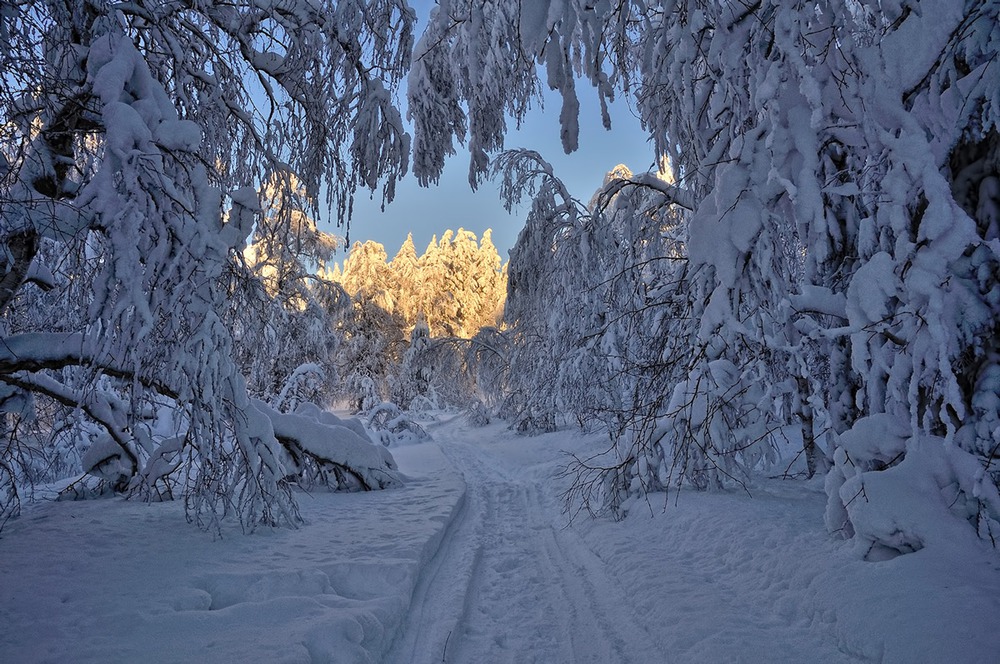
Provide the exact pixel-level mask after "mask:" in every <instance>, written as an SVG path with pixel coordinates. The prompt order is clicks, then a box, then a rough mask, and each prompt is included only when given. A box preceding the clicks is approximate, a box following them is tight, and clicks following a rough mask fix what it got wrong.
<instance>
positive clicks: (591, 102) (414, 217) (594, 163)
mask: <svg viewBox="0 0 1000 664" xmlns="http://www.w3.org/2000/svg"><path fill="white" fill-rule="evenodd" d="M412 4H413V5H414V6H415V7H416V8H417V12H418V14H419V15H420V18H421V19H423V17H424V16H426V12H427V8H428V6H429V4H430V3H428V2H425V1H420V0H418V1H417V2H414V3H412ZM421 22H422V21H421ZM421 30H422V26H420V27H418V29H417V34H418V35H419V33H420V31H421ZM577 93H578V94H579V96H580V149H579V150H577V151H576V152H574V153H573V154H572V155H566V154H565V153H564V152H563V149H562V143H561V142H560V138H559V110H560V100H559V98H558V96H557V95H556V94H555V93H550V94H548V95H546V99H545V107H544V109H541V108H535V109H534V111H533V112H532V113H531V114H530V115H529V116H528V118H527V119H526V120H525V122H524V124H523V125H522V127H521V129H520V130H512V131H510V132H509V133H508V135H507V139H506V148H508V149H510V148H521V147H524V148H531V149H533V150H537V151H538V152H539V153H541V155H542V157H543V158H544V159H546V160H547V161H549V163H551V164H552V166H553V168H554V169H555V173H556V175H557V176H558V177H560V178H562V180H563V181H564V182H565V183H566V186H567V187H568V188H569V190H570V192H571V193H572V194H573V195H574V196H576V197H577V198H579V199H581V200H583V201H587V200H589V199H590V197H591V195H592V194H593V193H594V190H596V189H597V187H598V186H600V184H601V183H602V181H603V180H604V174H605V173H606V172H607V171H609V170H611V169H612V168H613V167H614V166H615V165H617V164H622V163H623V164H626V165H627V166H628V167H629V168H631V169H632V170H633V171H639V170H646V169H647V168H650V167H651V166H653V162H654V158H653V151H652V148H651V146H650V145H649V143H647V141H646V136H645V134H644V133H643V132H642V130H641V129H640V128H639V121H638V120H637V119H636V117H635V113H634V111H633V110H632V109H631V108H630V107H629V102H630V101H631V100H629V99H626V98H619V99H618V100H617V101H615V103H614V104H612V105H611V117H612V131H610V132H608V131H605V130H604V127H603V126H602V125H601V117H600V108H599V106H598V102H597V95H596V94H595V93H594V92H593V90H592V89H591V88H590V87H589V85H587V84H586V83H585V82H583V81H581V82H580V84H579V85H578V86H577ZM404 113H405V111H404ZM510 126H512V127H513V123H512V122H511V123H510ZM468 163H469V156H468V153H467V152H464V151H462V149H461V148H459V152H458V153H457V154H456V155H454V156H453V157H452V158H451V159H450V160H449V161H448V162H447V163H446V165H445V169H444V174H443V175H442V176H441V182H440V184H439V185H438V186H432V187H429V188H422V187H420V186H418V185H417V183H416V180H415V179H414V178H413V177H411V176H407V177H406V178H405V179H404V180H403V181H402V182H400V183H399V185H398V187H397V190H396V199H395V200H394V201H393V202H392V203H391V204H390V205H388V206H386V209H385V212H382V211H381V209H380V204H381V196H376V198H375V200H371V199H370V198H369V195H368V192H359V193H358V197H357V200H356V202H355V210H354V218H353V220H352V222H351V242H352V243H353V242H357V241H361V242H363V241H365V240H375V241H376V242H381V243H382V244H383V245H385V248H386V252H387V253H388V254H389V258H392V256H394V255H395V253H396V251H397V250H398V249H399V246H400V245H401V244H402V243H403V241H404V240H405V239H406V234H407V233H408V232H412V233H413V241H414V244H415V245H416V248H417V252H418V253H422V252H423V250H424V249H425V248H426V246H427V243H428V242H429V241H430V240H431V237H432V236H433V235H437V236H438V237H440V236H441V234H442V233H443V232H444V231H445V230H446V229H449V228H451V229H457V228H459V227H462V228H465V229H466V230H470V231H472V232H474V233H475V234H476V235H477V236H479V237H481V236H482V233H483V231H484V230H485V229H487V228H492V229H493V242H494V244H496V246H497V249H498V250H499V252H500V255H501V257H503V258H504V260H506V259H507V252H508V251H509V250H510V248H511V247H512V246H513V245H514V242H515V241H516V240H517V234H518V232H519V231H520V230H521V228H522V227H523V225H524V217H525V216H526V215H527V212H528V204H527V203H522V205H521V206H520V208H519V209H515V210H514V213H513V214H508V213H507V211H506V210H505V209H504V208H503V205H502V204H501V202H500V196H499V193H498V188H497V187H496V185H494V184H493V183H491V182H486V183H484V184H483V185H481V186H480V188H479V190H478V191H476V192H472V191H471V189H470V187H469V183H468ZM320 225H321V228H322V229H323V230H327V231H332V232H335V233H337V234H338V235H343V229H336V228H334V224H333V222H331V221H330V220H322V219H321V220H320ZM341 256H342V254H341ZM340 260H342V258H341V259H340ZM338 262H339V261H338Z"/></svg>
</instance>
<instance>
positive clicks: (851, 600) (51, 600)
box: [0, 417, 1000, 664]
mask: <svg viewBox="0 0 1000 664" xmlns="http://www.w3.org/2000/svg"><path fill="white" fill-rule="evenodd" d="M431 427H432V429H431V431H432V433H433V435H434V442H432V443H427V444H420V445H413V446H406V447H398V448H394V449H393V454H394V455H395V457H396V460H397V461H398V462H399V466H400V468H401V469H402V471H403V472H404V474H405V475H406V483H405V485H404V486H403V487H402V488H400V489H395V490H391V491H376V492H371V493H356V494H327V493H322V492H316V493H313V494H301V495H300V496H299V498H300V504H301V508H302V513H303V516H304V518H305V524H304V525H303V526H302V527H301V528H297V529H288V528H280V529H276V530H260V531H258V532H257V533H255V534H253V535H249V536H247V535H243V534H241V533H240V532H239V530H238V528H236V527H235V526H233V525H231V526H230V527H229V529H228V530H226V531H225V532H224V533H223V537H221V538H217V537H214V536H213V535H212V534H210V533H205V532H201V531H199V530H198V529H196V528H194V527H193V526H191V525H190V524H188V523H186V521H185V519H184V514H183V510H182V507H181V505H180V504H178V503H160V504H143V503H138V502H134V501H123V500H120V499H107V500H94V501H82V502H56V503H37V504H34V505H32V506H31V507H30V508H29V509H28V510H26V513H25V515H24V516H22V517H21V518H19V519H16V520H12V521H11V522H9V523H8V524H7V525H6V527H5V529H4V530H3V532H2V533H0V625H3V626H4V627H3V629H0V662H2V663H4V664H6V662H17V663H18V664H21V663H25V664H28V663H34V662H39V663H42V662H44V663H49V662H51V663H53V664H55V663H61V662H74V663H82V664H90V663H93V664H119V663H120V664H132V663H133V662H139V661H141V662H144V663H149V664H155V663H160V662H162V663H164V664H178V663H181V664H185V663H187V662H205V661H210V662H220V663H230V662H231V663H233V664H245V663H256V662H261V663H264V662H267V663H268V664H270V663H272V662H274V663H280V664H381V663H382V662H386V663H388V664H410V663H414V664H426V663H432V662H433V663H438V662H449V663H450V664H481V663H482V664H485V663H489V664H493V663H496V662H500V663H502V662H518V663H519V664H520V663H521V662H544V663H545V664H577V663H587V662H600V663H602V664H603V663H607V664H627V663H629V662H636V663H638V662H642V663H649V664H660V663H670V664H687V663H689V662H690V663H695V662H747V663H753V664H755V663H757V662H831V663H839V662H845V663H851V662H859V661H860V662H887V663H890V664H895V663H899V664H904V663H905V664H910V663H912V662H956V663H962V664H964V663H970V664H973V663H975V664H978V663H980V662H982V663H983V664H992V663H993V662H996V661H997V656H996V653H997V652H1000V631H998V630H997V629H996V624H997V621H998V620H1000V559H998V558H997V555H996V552H995V551H993V550H991V549H989V548H988V546H987V545H982V546H979V545H975V544H974V545H972V546H969V545H967V544H963V543H961V542H958V543H955V544H954V545H953V546H939V547H926V548H925V549H923V550H921V551H918V552H916V553H914V554H910V555H906V556H900V557H898V558H895V559H892V560H887V561H882V562H877V563H871V562H865V561H864V560H863V559H862V558H861V556H860V555H859V553H858V552H857V551H854V550H853V548H852V546H851V544H850V543H847V542H843V541H840V540H836V539H833V538H831V537H830V535H829V534H828V533H827V532H826V531H825V529H824V528H823V525H822V513H823V506H824V494H823V490H822V485H821V484H820V483H819V481H816V482H812V483H800V482H781V481H777V480H775V481H769V480H766V479H763V478H762V479H760V481H758V482H757V483H756V485H755V487H754V490H753V496H754V497H753V498H752V499H748V498H747V497H746V496H745V495H744V494H741V493H735V492H734V493H727V492H712V493H687V492H685V493H683V494H682V495H681V496H680V499H679V501H678V502H677V503H676V504H674V503H673V501H671V506H670V507H669V508H668V509H667V510H666V511H665V512H664V511H663V509H662V502H660V504H656V502H655V501H662V500H663V497H662V496H653V497H651V500H653V501H654V503H653V504H652V505H651V507H652V509H648V510H647V509H645V508H644V507H643V508H641V509H636V510H633V512H632V513H631V514H630V515H629V516H628V518H626V519H624V520H623V521H617V522H616V521H611V520H608V519H590V518H586V517H581V518H579V519H578V520H576V521H575V522H574V523H573V524H572V526H569V527H567V526H566V517H565V515H563V514H562V513H561V511H560V507H561V505H560V503H559V501H558V498H557V496H558V494H559V491H560V489H561V488H562V486H563V485H562V481H563V480H559V479H557V478H556V477H555V476H556V475H557V474H558V471H559V469H560V468H561V467H562V464H563V463H564V462H565V457H564V456H563V455H562V454H561V453H560V450H574V451H576V452H578V453H586V452H588V451H589V452H596V451H598V450H599V449H601V447H602V446H603V445H604V444H605V441H604V439H602V437H601V436H599V435H593V436H584V435H581V434H580V433H579V432H578V431H559V432H556V433H552V434H546V435H543V436H538V437H533V438H530V437H521V436H516V435H514V434H513V433H511V432H510V431H508V430H506V428H505V427H504V425H503V424H502V423H498V424H494V425H491V426H488V427H485V428H473V427H469V426H468V425H467V424H466V423H465V420H464V418H461V417H459V418H454V419H452V420H450V421H448V422H445V423H443V424H440V425H431Z"/></svg>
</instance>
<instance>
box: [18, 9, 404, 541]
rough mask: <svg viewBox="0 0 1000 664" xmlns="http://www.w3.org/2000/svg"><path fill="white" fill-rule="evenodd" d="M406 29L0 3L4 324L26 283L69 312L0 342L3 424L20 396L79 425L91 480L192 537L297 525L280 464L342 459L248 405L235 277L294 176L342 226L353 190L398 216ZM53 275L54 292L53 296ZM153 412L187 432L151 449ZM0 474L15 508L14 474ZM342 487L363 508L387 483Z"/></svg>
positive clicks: (385, 13) (380, 22)
mask: <svg viewBox="0 0 1000 664" xmlns="http://www.w3.org/2000/svg"><path fill="white" fill-rule="evenodd" d="M413 19H414V15H413V12H412V10H410V8H409V7H408V6H407V5H406V4H405V3H403V2H401V1H400V2H396V1H393V0H353V1H347V2H328V3H319V4H317V3H303V2H295V1H291V2H280V3H247V4H225V5H222V4H217V3H197V2H196V3H185V4H181V5H177V4H169V3H167V4H164V3H150V2H141V1H140V2H132V3H112V2H93V1H86V2H84V1H74V2H64V3H59V2H47V1H43V0H39V1H28V2H21V3H16V4H10V3H7V4H5V5H4V6H3V9H2V21H0V71H2V72H3V81H4V84H3V86H0V126H2V127H3V129H2V134H0V135H2V138H3V149H2V154H3V157H2V158H0V206H2V213H0V242H2V246H3V252H2V255H0V261H2V267H3V269H2V273H3V276H2V278H0V311H3V312H4V315H5V318H6V317H7V314H8V312H10V311H11V310H12V307H16V306H17V302H16V301H15V300H16V299H17V298H18V297H21V296H22V293H24V292H25V290H26V288H27V286H25V284H26V283H28V282H31V281H40V282H43V283H45V284H46V285H54V286H55V289H54V290H64V289H66V288H70V289H73V290H77V291H78V293H79V297H78V298H77V299H75V300H74V301H73V302H72V305H71V313H70V315H69V316H67V318H68V320H70V321H72V325H71V326H67V327H62V328H60V327H51V326H48V325H46V324H45V316H46V314H45V313H43V312H39V313H38V314H37V315H31V316H21V317H13V316H12V317H10V318H9V319H7V320H6V321H5V322H7V323H8V324H7V325H5V329H4V344H3V346H4V350H3V353H2V355H3V358H2V359H0V382H2V383H3V385H4V394H5V397H6V398H5V403H7V404H8V405H7V407H6V409H5V412H6V414H5V417H6V418H8V419H11V418H14V419H16V418H18V417H22V416H25V415H28V413H26V411H25V410H24V409H23V408H20V407H15V404H17V403H26V402H27V400H29V398H30V396H29V395H32V394H34V395H41V396H43V397H44V398H47V399H50V400H53V401H55V402H58V403H61V404H64V405H67V406H69V407H72V408H78V409H79V412H81V413H83V414H84V415H85V416H86V418H87V419H88V420H90V421H91V422H94V423H96V424H97V425H98V426H99V427H100V428H101V429H102V430H103V432H104V433H103V438H102V440H103V441H105V442H103V443H102V445H101V447H100V448H96V449H95V448H92V454H91V455H90V456H91V457H92V462H93V463H91V464H89V467H90V468H89V469H90V470H91V471H92V472H94V473H95V474H97V475H101V476H103V477H104V478H106V479H108V481H109V482H110V483H111V484H112V485H113V486H114V488H116V489H120V490H127V491H130V492H135V493H139V494H143V495H150V494H154V495H155V494H156V493H158V492H159V487H161V486H162V485H163V484H164V483H170V482H179V483H180V484H181V485H182V493H183V495H184V497H185V500H186V505H187V507H188V511H189V514H190V515H191V517H192V518H194V519H196V520H198V521H199V522H201V523H206V524H211V523H215V522H216V521H217V520H218V519H219V518H221V517H223V516H225V515H227V514H230V513H235V515H236V516H238V517H239V518H240V519H241V520H242V521H243V523H244V524H245V525H246V526H247V527H253V525H255V524H258V523H277V522H281V521H294V520H295V519H296V518H297V514H296V509H295V504H294V501H293V500H292V498H291V496H290V493H289V490H288V487H287V484H286V483H285V478H286V477H287V476H289V475H294V474H296V472H297V468H298V469H301V465H297V464H296V463H294V462H293V461H292V460H290V457H289V456H288V454H289V450H290V449H292V448H293V447H295V446H296V445H297V446H298V447H299V448H301V449H304V447H303V446H305V447H309V446H312V447H311V450H312V451H311V452H310V454H309V455H306V456H307V457H308V462H309V463H321V464H326V463H331V464H334V466H337V464H340V466H343V468H346V465H345V463H346V459H350V458H351V456H350V454H348V453H347V450H348V448H349V447H350V445H351V444H352V443H348V442H345V443H344V445H345V447H343V448H334V447H327V448H323V449H324V450H325V451H324V452H322V453H320V452H317V450H319V449H320V448H317V447H316V446H315V445H313V444H312V439H311V438H309V437H308V436H305V437H304V438H302V439H300V440H298V441H297V442H296V434H295V432H294V430H293V428H290V427H289V426H285V425H286V424H287V422H286V420H285V419H280V418H277V417H276V416H275V417H272V412H273V411H270V410H269V409H268V408H266V407H264V406H263V405H261V404H259V403H257V402H253V401H251V400H250V398H249V395H248V393H247V389H246V385H245V381H244V378H243V377H242V376H241V375H240V373H239V371H238V370H237V367H236V365H235V364H234V362H233V342H232V337H231V333H230V330H229V328H228V326H227V324H226V320H225V310H226V307H227V297H228V292H227V289H228V287H229V285H230V284H231V279H230V278H229V276H228V275H229V271H230V267H231V265H232V262H233V258H234V255H235V254H236V253H238V252H239V251H241V249H242V247H243V244H244V242H245V240H246V238H247V237H248V235H249V234H250V232H251V230H252V228H253V225H254V223H255V222H256V221H257V220H258V219H259V218H260V216H259V215H260V206H259V204H258V200H257V195H256V193H255V191H254V188H255V187H256V186H257V185H259V184H260V183H262V182H264V181H265V178H266V176H267V175H268V174H270V173H275V172H287V171H290V172H293V173H295V175H296V176H297V177H298V178H299V181H300V182H301V184H302V186H303V187H304V188H305V191H306V192H307V194H308V195H309V197H310V198H312V199H315V197H316V195H317V194H318V193H319V192H320V185H321V183H326V185H327V187H326V191H327V192H328V200H327V202H328V203H329V204H330V205H331V206H332V207H333V208H334V209H336V210H337V211H338V213H339V217H340V218H342V219H346V218H347V217H348V212H349V210H350V207H351V201H352V198H353V195H354V191H355V190H356V189H357V188H358V187H359V186H364V187H367V188H370V189H373V190H374V189H379V188H381V190H382V193H383V196H384V197H385V198H386V199H391V197H392V194H393V191H394V186H395V182H396V181H397V179H398V178H399V177H400V176H401V175H402V174H403V173H404V172H405V171H406V168H407V161H408V152H409V140H408V138H407V136H406V135H405V133H404V131H403V128H402V122H401V118H400V115H399V113H398V111H397V110H396V108H395V105H394V101H393V91H394V89H395V86H396V84H397V82H398V81H399V79H400V77H401V76H402V75H403V74H404V73H405V71H406V68H407V67H408V64H409V57H410V52H411V38H410V29H411V25H412V22H413ZM46 243H55V245H56V248H55V249H53V251H52V252H51V253H46V252H43V251H41V250H40V247H43V246H45V244H46ZM80 252H82V254H81V253H80ZM53 256H55V257H56V259H57V265H61V266H63V267H67V266H68V267H71V268H72V272H70V273H68V274H67V275H66V280H65V281H62V282H60V280H59V279H58V278H56V279H50V278H48V277H50V276H51V275H52V273H53V271H54V270H53V269H52V268H47V267H46V266H45V265H43V264H42V261H43V260H46V259H51V258H52V257H53ZM71 256H76V257H77V258H69V257H71ZM63 257H67V258H66V259H63ZM74 265H79V266H80V267H79V268H76V267H73V266H74ZM59 297H60V295H59V294H55V295H53V296H52V299H50V300H48V301H47V302H46V303H47V304H51V305H53V306H55V305H56V302H57V301H58V300H59ZM15 318H16V321H17V324H16V325H15V324H14V322H15V320H14V319H15ZM67 375H72V380H70V379H67ZM161 398H166V399H169V400H170V401H172V402H173V403H174V405H175V414H176V416H177V417H176V423H177V426H178V427H180V428H179V429H178V431H179V433H177V434H175V435H173V436H170V437H167V438H150V437H149V436H147V435H146V433H144V432H145V431H147V429H146V428H145V427H144V426H142V425H141V422H143V421H144V413H145V412H146V411H147V410H148V408H147V405H148V404H149V403H151V402H155V403H158V402H159V400H160V399H161ZM289 417H292V416H289ZM296 421H297V420H296ZM307 428H308V427H307ZM279 429H280V431H279ZM14 430H15V429H7V432H8V434H9V433H10V432H11V431H14ZM305 430H306V429H303V431H305ZM345 440H346V439H345ZM8 449H9V448H8ZM338 449H339V451H338ZM342 453H343V454H342ZM323 454H326V455H328V457H329V455H330V454H332V455H333V456H332V457H329V458H321V457H323ZM300 458H302V459H305V458H306V457H300ZM358 458H359V459H360V458H361V457H358ZM371 461H372V463H373V464H374V465H373V467H372V472H376V471H377V472H379V473H381V472H382V471H381V470H378V468H382V469H383V470H384V469H387V468H388V466H387V465H386V461H385V459H382V458H381V457H378V455H375V456H371ZM390 465H391V464H390ZM0 467H2V468H3V470H2V471H0V474H2V477H0V484H2V489H0V490H2V491H4V492H5V493H6V494H7V495H8V496H10V495H11V492H12V491H14V488H13V487H14V486H15V485H16V483H17V481H18V478H17V475H18V473H19V472H20V471H19V470H18V468H16V467H15V462H14V461H13V460H11V458H10V457H7V456H5V457H4V458H3V460H2V462H0ZM102 469H103V470H102ZM355 471H356V473H355V474H356V475H357V477H359V478H361V481H360V484H361V485H363V486H366V487H374V486H381V485H382V484H384V483H385V482H388V481H391V473H389V472H386V473H383V474H382V475H380V476H376V474H372V473H370V472H369V471H368V470H366V469H365V468H363V467H359V468H355V469H353V470H351V469H347V470H345V472H355ZM338 472H339V471H338ZM3 505H4V507H3V508H4V510H5V511H6V512H10V511H11V510H16V509H17V502H16V499H9V500H4V502H3Z"/></svg>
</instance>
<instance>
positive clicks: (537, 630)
mask: <svg viewBox="0 0 1000 664" xmlns="http://www.w3.org/2000/svg"><path fill="white" fill-rule="evenodd" d="M468 433H469V432H468V431H466V430H465V429H463V428H452V427H444V428H440V429H438V430H437V431H435V437H436V439H437V441H438V443H439V444H440V445H441V447H442V450H443V451H444V452H445V455H446V456H447V457H449V458H450V459H451V461H452V462H453V463H454V464H455V466H456V467H457V468H458V470H459V471H460V472H461V473H462V474H463V475H464V477H465V481H466V486H467V493H466V496H465V501H464V504H463V505H462V507H461V511H460V512H459V513H458V515H457V516H456V519H455V521H453V522H452V524H451V526H450V527H449V529H448V531H447V532H446V534H445V537H444V539H443V541H442V546H441V548H440V549H439V551H438V553H437V555H436V556H435V557H434V559H433V560H432V561H431V563H430V564H429V565H428V566H427V567H426V568H425V570H424V572H423V574H422V575H421V578H420V579H419V581H418V583H417V587H416V592H415V593H414V598H413V603H412V604H411V608H410V612H409V616H408V618H407V620H406V621H405V623H404V628H403V631H402V636H401V637H400V639H399V640H398V642H397V643H396V646H395V647H394V649H393V651H392V652H391V653H390V656H389V658H388V659H387V661H390V662H400V663H401V664H402V663H405V662H413V663H420V662H442V661H444V662H485V661H489V662H621V663H623V664H624V663H627V662H654V661H663V660H664V659H665V654H664V653H663V651H662V649H661V648H660V647H658V646H657V644H656V643H655V640H654V639H653V637H652V636H651V635H650V634H649V633H648V632H647V631H646V630H644V629H642V628H640V627H638V626H637V624H638V623H637V622H636V621H635V619H634V616H629V615H628V613H629V611H628V610H627V608H626V607H628V605H629V602H628V601H627V600H626V596H625V593H624V591H623V590H622V588H621V587H620V586H619V585H618V584H617V583H616V582H615V581H614V580H612V578H611V577H609V575H608V573H607V570H606V566H605V564H604V563H603V562H601V561H600V560H599V559H598V558H597V557H596V556H595V555H594V554H593V553H592V552H591V551H590V550H589V549H588V548H587V547H586V545H585V544H583V542H582V541H581V540H580V538H579V537H578V536H577V535H576V534H575V533H574V532H572V531H570V530H567V529H565V528H563V526H564V525H565V521H566V519H565V516H563V515H562V514H560V510H559V508H558V505H557V503H556V500H555V499H554V497H553V496H552V492H553V491H554V489H553V488H552V486H551V483H550V482H544V481H541V478H539V477H538V476H533V474H532V473H531V469H530V467H529V468H517V467H512V466H511V465H510V461H509V460H507V459H506V458H501V457H497V456H494V455H492V454H490V452H489V451H488V446H489V445H490V443H491V441H489V440H476V441H475V442H472V441H470V439H469V436H468V435H467V434H468ZM474 435H475V434H474ZM480 435H481V434H480ZM476 437H477V438H478V436H476Z"/></svg>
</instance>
